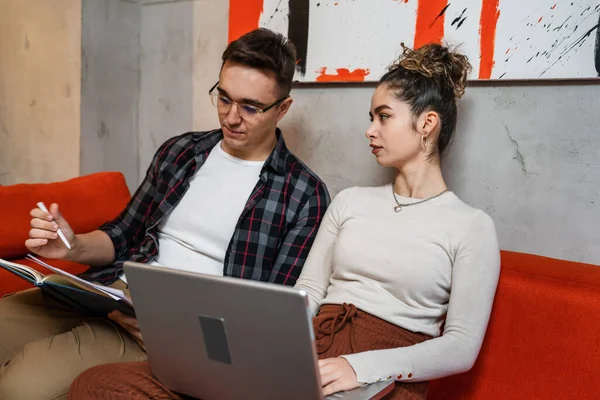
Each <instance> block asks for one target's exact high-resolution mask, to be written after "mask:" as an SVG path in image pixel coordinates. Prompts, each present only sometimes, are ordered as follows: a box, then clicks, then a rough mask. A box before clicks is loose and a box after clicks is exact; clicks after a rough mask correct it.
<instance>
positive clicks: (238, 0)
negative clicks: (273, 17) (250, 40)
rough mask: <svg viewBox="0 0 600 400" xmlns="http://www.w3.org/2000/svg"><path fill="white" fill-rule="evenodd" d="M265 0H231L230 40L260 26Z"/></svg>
mask: <svg viewBox="0 0 600 400" xmlns="http://www.w3.org/2000/svg"><path fill="white" fill-rule="evenodd" d="M263 1H264V0H229V42H233V41H234V40H236V39H237V38H239V37H240V36H242V35H243V34H245V33H248V32H250V31H252V30H254V29H256V28H258V25H259V22H260V14H262V12H263V6H264V2H263Z"/></svg>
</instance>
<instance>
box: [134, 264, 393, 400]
mask: <svg viewBox="0 0 600 400" xmlns="http://www.w3.org/2000/svg"><path fill="white" fill-rule="evenodd" d="M124 268H125V273H126V275H127V281H128V283H129V289H130V292H131V297H132V299H133V302H134V305H135V312H136V315H137V318H138V321H139V324H140V330H141V332H142V336H143V337H144V343H145V345H146V350H147V352H148V360H149V362H150V367H151V369H152V373H153V374H154V376H155V377H156V378H157V379H159V380H160V381H161V382H162V383H163V384H164V385H165V386H166V387H168V388H169V389H171V390H173V391H174V392H178V393H181V394H184V395H188V396H192V397H196V398H200V399H202V400H229V399H232V400H239V399H277V400H280V399H290V400H293V399H298V400H307V399H323V395H322V389H321V383H320V377H319V372H318V367H317V353H316V349H315V344H314V335H313V329H312V316H311V315H310V309H309V307H308V297H307V294H306V293H304V292H303V291H300V290H297V289H294V288H291V287H287V286H283V285H278V284H272V283H263V282H256V281H251V280H246V279H240V278H231V277H220V276H213V275H204V274H197V273H193V272H187V271H181V270H173V269H168V268H163V267H155V266H149V265H146V264H140V263H134V262H126V263H125V264H124ZM393 387H394V381H393V380H390V381H382V382H377V383H374V384H371V385H365V386H361V387H360V388H357V389H354V390H351V391H348V392H340V393H336V394H333V395H331V396H328V397H327V399H335V400H365V399H380V398H382V397H383V396H385V395H386V394H388V393H389V392H391V391H392V390H393Z"/></svg>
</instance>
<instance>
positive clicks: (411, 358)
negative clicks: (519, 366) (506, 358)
mask: <svg viewBox="0 0 600 400" xmlns="http://www.w3.org/2000/svg"><path fill="white" fill-rule="evenodd" d="M499 273H500V253H499V249H498V241H497V238H496V230H495V227H494V223H493V221H492V220H491V218H490V217H489V216H487V214H485V213H483V212H481V211H478V212H477V213H476V214H475V217H474V220H473V222H472V223H471V226H470V227H469V229H468V230H467V232H466V234H465V237H464V238H463V240H462V241H461V244H460V246H459V249H458V252H457V255H456V259H455V262H454V265H453V267H452V284H451V292H450V300H449V304H448V312H447V315H446V325H445V328H444V333H443V335H442V336H440V337H438V338H435V339H431V340H428V341H425V342H422V343H419V344H416V345H413V346H408V347H402V348H396V349H389V350H374V351H368V352H363V353H357V354H352V355H347V356H343V357H344V358H346V359H347V360H348V362H349V363H350V364H351V365H352V367H353V368H354V370H355V371H356V374H357V379H358V381H359V382H362V383H371V382H376V381H378V380H380V379H381V380H383V379H390V378H394V377H395V378H396V379H397V380H400V381H409V382H410V381H427V380H431V379H437V378H441V377H444V376H448V375H453V374H458V373H462V372H465V371H468V370H469V369H471V367H472V366H473V364H474V363H475V360H476V359H477V355H478V354H479V350H480V348H481V344H482V342H483V338H484V335H485V331H486V329H487V324H488V321H489V317H490V312H491V309H492V303H493V301H494V295H495V292H496V286H497V284H498V276H499Z"/></svg>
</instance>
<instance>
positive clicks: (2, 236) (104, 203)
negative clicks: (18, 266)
mask: <svg viewBox="0 0 600 400" xmlns="http://www.w3.org/2000/svg"><path fill="white" fill-rule="evenodd" d="M129 198H130V194H129V189H128V188H127V185H126V183H125V178H124V176H123V174H121V173H120V172H99V173H95V174H91V175H86V176H81V177H77V178H73V179H70V180H68V181H64V182H55V183H45V184H43V183H35V184H17V185H11V186H2V187H0V221H2V224H0V258H5V259H8V258H13V257H22V256H24V255H25V254H27V248H26V247H25V240H26V239H27V238H28V237H29V229H30V225H29V223H30V220H31V216H30V215H29V212H30V211H31V209H33V208H35V207H36V204H37V203H38V202H40V201H42V202H44V203H45V204H46V206H47V207H50V204H51V203H57V204H58V205H59V207H60V211H61V212H62V214H63V215H64V217H65V218H66V220H67V221H68V222H69V224H71V227H72V228H73V230H74V231H75V233H85V232H89V231H92V230H94V229H97V228H98V227H99V226H100V225H102V224H103V223H104V222H106V221H109V220H111V219H113V218H114V217H116V216H117V215H118V214H119V212H121V211H122V210H123V208H125V205H126V204H127V202H128V201H129Z"/></svg>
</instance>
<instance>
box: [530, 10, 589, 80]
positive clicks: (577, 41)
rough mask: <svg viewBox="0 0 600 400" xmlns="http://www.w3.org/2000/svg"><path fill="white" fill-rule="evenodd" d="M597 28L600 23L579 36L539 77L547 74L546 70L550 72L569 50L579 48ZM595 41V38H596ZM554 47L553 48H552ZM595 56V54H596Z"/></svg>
mask: <svg viewBox="0 0 600 400" xmlns="http://www.w3.org/2000/svg"><path fill="white" fill-rule="evenodd" d="M598 26H600V21H599V22H598V24H596V25H595V26H594V27H593V28H592V29H590V30H589V31H587V32H586V33H584V34H583V35H581V36H580V37H579V38H578V39H577V40H576V41H575V42H574V43H573V44H571V45H570V46H569V47H568V48H567V49H566V50H564V51H563V52H562V53H561V55H560V56H559V57H558V58H557V59H556V60H555V61H554V62H553V63H552V64H550V66H549V67H548V68H546V69H545V70H544V71H543V72H542V73H541V74H540V76H542V75H544V74H545V73H546V72H548V70H550V68H552V67H553V66H554V65H555V64H556V63H557V62H559V61H560V60H562V58H563V57H564V56H566V55H567V54H568V53H569V52H570V51H571V50H573V49H574V48H575V47H577V46H581V45H582V44H583V42H584V41H585V40H586V39H587V38H588V37H590V35H591V34H592V32H594V31H595V30H597V29H598ZM596 39H597V36H596ZM553 47H554V46H553ZM596 54H597V53H596Z"/></svg>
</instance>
